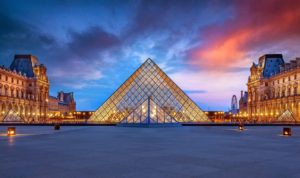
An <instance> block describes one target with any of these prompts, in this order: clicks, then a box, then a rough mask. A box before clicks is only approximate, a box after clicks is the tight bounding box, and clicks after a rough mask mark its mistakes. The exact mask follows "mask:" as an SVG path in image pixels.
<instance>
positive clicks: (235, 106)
mask: <svg viewBox="0 0 300 178" xmlns="http://www.w3.org/2000/svg"><path fill="white" fill-rule="evenodd" d="M231 113H233V114H236V113H238V104H237V98H236V96H235V95H233V96H232V98H231Z"/></svg>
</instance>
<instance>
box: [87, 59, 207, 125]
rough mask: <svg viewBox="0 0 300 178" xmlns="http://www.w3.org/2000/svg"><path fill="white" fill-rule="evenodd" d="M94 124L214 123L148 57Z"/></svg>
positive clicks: (100, 110)
mask: <svg viewBox="0 0 300 178" xmlns="http://www.w3.org/2000/svg"><path fill="white" fill-rule="evenodd" d="M89 121H90V122H94V123H176V122H178V123H182V122H210V120H209V119H208V118H207V116H206V115H205V113H204V112H203V111H202V110H201V109H200V108H199V107H198V106H197V105H196V104H195V103H194V102H193V101H192V100H191V99H190V98H189V97H188V96H187V95H186V94H185V93H184V92H183V91H182V90H181V89H180V88H179V87H178V86H177V85H176V84H175V83H174V82H173V81H172V80H171V79H170V78H169V77H168V76H167V75H166V74H165V73H164V72H163V71H162V70H161V69H160V68H159V67H158V66H157V65H156V64H155V63H154V62H153V61H152V60H151V59H147V60H146V61H145V62H144V63H143V64H142V65H141V66H140V67H139V68H138V69H137V70H136V71H135V72H134V73H133V74H132V75H131V76H130V77H129V78H128V79H127V80H126V81H125V82H124V83H123V84H122V85H121V86H120V87H119V88H118V89H117V90H116V91H115V92H114V93H113V94H112V95H111V96H110V97H109V98H108V99H107V100H106V101H105V102H104V103H103V104H102V105H101V106H100V107H99V108H98V109H97V110H96V112H95V113H94V114H93V115H92V116H91V118H90V119H89Z"/></svg>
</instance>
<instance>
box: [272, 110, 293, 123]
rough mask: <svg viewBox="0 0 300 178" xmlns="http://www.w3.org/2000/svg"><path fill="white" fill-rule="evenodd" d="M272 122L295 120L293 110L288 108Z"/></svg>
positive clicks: (290, 121)
mask: <svg viewBox="0 0 300 178" xmlns="http://www.w3.org/2000/svg"><path fill="white" fill-rule="evenodd" d="M274 122H280V123H282V122H283V123H284V122H286V123H293V122H296V119H295V116H294V114H293V112H291V111H290V110H286V111H284V112H283V113H282V114H281V115H280V116H279V117H278V118H277V120H275V121H274Z"/></svg>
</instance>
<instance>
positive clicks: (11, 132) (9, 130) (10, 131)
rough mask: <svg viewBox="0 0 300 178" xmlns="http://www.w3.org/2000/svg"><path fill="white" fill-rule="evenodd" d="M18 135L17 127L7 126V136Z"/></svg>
mask: <svg viewBox="0 0 300 178" xmlns="http://www.w3.org/2000/svg"><path fill="white" fill-rule="evenodd" d="M13 135H16V128H15V127H8V128H7V136H13Z"/></svg>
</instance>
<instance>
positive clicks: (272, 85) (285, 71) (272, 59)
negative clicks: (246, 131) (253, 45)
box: [246, 54, 300, 122]
mask: <svg viewBox="0 0 300 178" xmlns="http://www.w3.org/2000/svg"><path fill="white" fill-rule="evenodd" d="M250 71H251V74H250V77H249V79H248V83H247V85H248V103H247V113H246V116H247V117H246V118H248V120H250V121H256V122H276V121H277V120H278V118H279V117H280V116H281V115H282V114H283V113H284V112H286V111H290V112H291V113H292V114H293V116H294V118H295V119H296V121H297V122H300V119H299V116H300V95H299V94H300V87H299V85H300V58H296V59H295V60H292V61H290V62H289V63H285V62H284V60H283V57H282V55H281V54H267V55H264V56H262V57H260V58H259V62H258V64H255V63H253V65H252V67H251V68H250Z"/></svg>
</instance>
